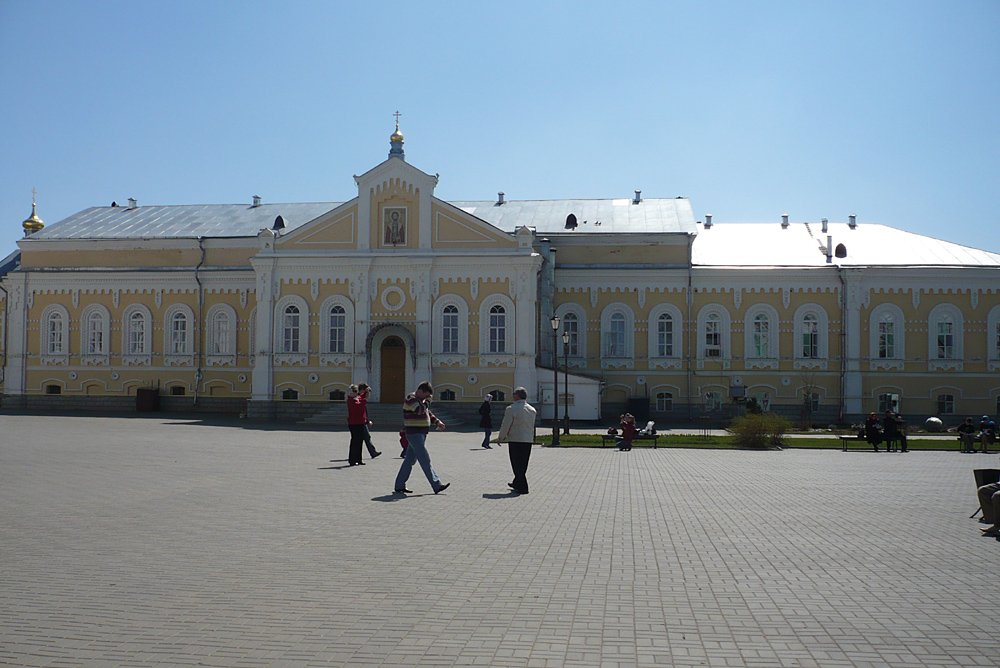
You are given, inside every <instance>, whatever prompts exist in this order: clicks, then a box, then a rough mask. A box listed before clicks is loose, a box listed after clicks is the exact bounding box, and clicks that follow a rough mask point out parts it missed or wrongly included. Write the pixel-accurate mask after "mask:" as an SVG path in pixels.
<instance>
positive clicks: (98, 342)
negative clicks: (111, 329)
mask: <svg viewBox="0 0 1000 668" xmlns="http://www.w3.org/2000/svg"><path fill="white" fill-rule="evenodd" d="M87 353H89V354H91V355H103V354H104V332H103V331H101V329H100V328H99V326H98V325H96V324H94V323H91V325H90V331H89V332H88V333H87Z"/></svg>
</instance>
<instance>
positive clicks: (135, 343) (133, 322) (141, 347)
mask: <svg viewBox="0 0 1000 668" xmlns="http://www.w3.org/2000/svg"><path fill="white" fill-rule="evenodd" d="M128 352H129V354H130V355H144V354H145V353H146V321H145V319H143V317H142V316H141V315H139V314H134V315H133V316H132V317H131V319H130V320H129V330H128Z"/></svg>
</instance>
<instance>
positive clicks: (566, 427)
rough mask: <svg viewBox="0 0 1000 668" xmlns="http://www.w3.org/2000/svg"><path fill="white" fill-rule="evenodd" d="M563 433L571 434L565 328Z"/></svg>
mask: <svg viewBox="0 0 1000 668" xmlns="http://www.w3.org/2000/svg"><path fill="white" fill-rule="evenodd" d="M562 340H563V382H564V385H563V405H564V406H565V407H566V412H565V413H564V414H563V434H569V331H567V330H565V329H564V330H563V335H562Z"/></svg>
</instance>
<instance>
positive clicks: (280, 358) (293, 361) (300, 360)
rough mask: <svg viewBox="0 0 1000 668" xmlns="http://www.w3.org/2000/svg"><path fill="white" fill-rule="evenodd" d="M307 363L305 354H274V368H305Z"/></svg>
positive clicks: (307, 359)
mask: <svg viewBox="0 0 1000 668" xmlns="http://www.w3.org/2000/svg"><path fill="white" fill-rule="evenodd" d="M308 361H309V356H308V355H307V354H306V353H275V354H274V365H275V366H305V365H306V363H307V362H308Z"/></svg>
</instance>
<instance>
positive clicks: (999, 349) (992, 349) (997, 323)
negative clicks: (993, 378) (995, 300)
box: [986, 306, 1000, 371]
mask: <svg viewBox="0 0 1000 668" xmlns="http://www.w3.org/2000/svg"><path fill="white" fill-rule="evenodd" d="M986 357H987V359H988V360H989V369H990V371H996V370H997V369H1000V306H994V307H993V308H992V309H990V312H989V315H987V316H986Z"/></svg>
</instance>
